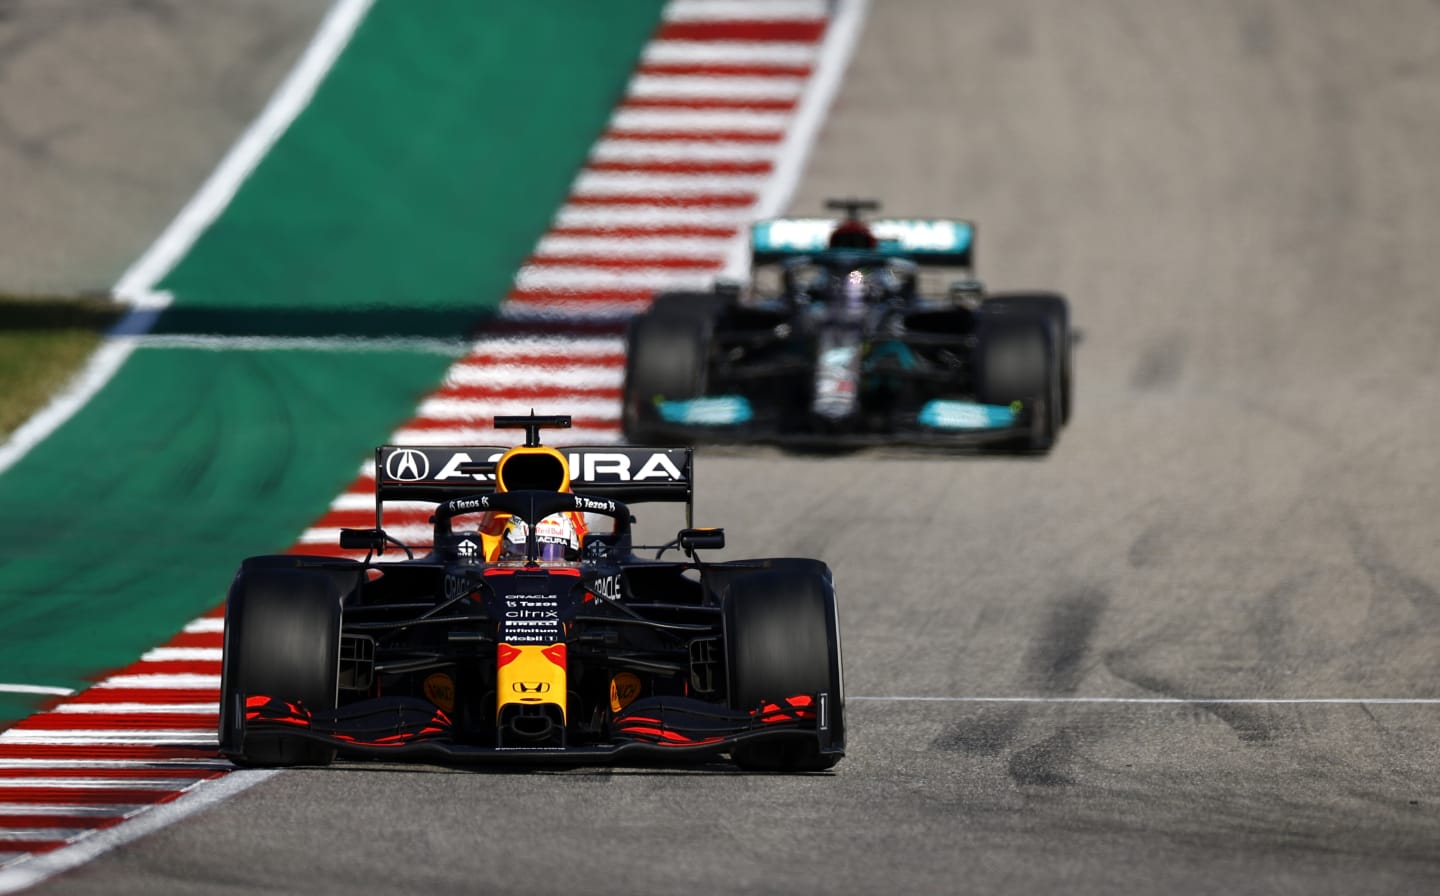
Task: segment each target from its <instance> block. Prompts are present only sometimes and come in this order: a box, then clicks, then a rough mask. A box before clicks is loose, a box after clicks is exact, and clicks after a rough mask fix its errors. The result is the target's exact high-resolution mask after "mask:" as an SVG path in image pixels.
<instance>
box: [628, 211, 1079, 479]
mask: <svg viewBox="0 0 1440 896" xmlns="http://www.w3.org/2000/svg"><path fill="white" fill-rule="evenodd" d="M832 206H833V207H837V208H841V209H844V210H845V211H846V213H847V215H846V217H845V218H842V219H840V220H838V221H836V220H829V219H778V220H772V221H762V222H759V223H757V224H755V225H753V227H752V230H751V261H752V270H753V271H754V274H753V276H752V280H751V282H750V283H749V284H748V285H747V286H746V287H745V288H739V287H737V286H734V285H728V286H727V285H721V286H717V287H716V288H715V289H713V290H712V291H711V292H708V293H667V294H662V295H659V296H657V297H656V298H655V300H654V302H653V303H652V305H651V307H650V309H649V310H648V311H646V312H645V313H643V314H640V315H637V316H636V317H635V318H634V319H633V320H632V321H631V323H630V326H629V330H628V333H627V344H626V349H627V364H626V376H625V386H624V390H623V399H622V400H623V411H622V413H623V426H624V430H625V434H626V436H627V438H629V439H630V440H631V441H634V442H639V443H645V442H650V441H661V440H675V439H681V440H685V441H687V442H775V443H790V444H798V445H813V446H829V445H866V444H877V443H881V444H891V443H912V444H928V445H939V446H953V447H960V446H977V445H979V446H992V447H997V448H1001V449H1004V450H1016V451H1024V452H1044V451H1048V450H1049V449H1050V447H1051V446H1052V445H1053V444H1054V442H1055V440H1056V438H1057V437H1058V435H1059V432H1060V429H1061V427H1063V426H1064V425H1065V423H1066V421H1067V420H1068V418H1069V413H1070V403H1071V392H1072V385H1071V364H1070V349H1071V343H1072V337H1071V331H1070V322H1069V304H1068V301H1067V300H1066V299H1065V298H1064V297H1063V296H1061V295H1058V294H1056V293H1003V294H995V295H990V294H987V293H986V292H985V290H984V287H983V284H982V283H981V282H980V281H978V280H976V279H975V278H974V277H973V273H972V261H973V253H974V226H973V225H972V224H971V223H969V222H966V221H956V220H946V219H928V220H897V219H891V220H880V221H874V222H868V223H867V222H864V221H861V220H860V218H859V215H860V212H861V211H868V210H872V209H874V208H875V207H876V206H875V204H874V203H871V202H865V201H859V200H837V201H834V202H832ZM856 234H859V235H860V239H858V240H856V239H846V238H845V237H850V236H853V235H856ZM941 272H943V274H947V275H949V276H952V277H954V278H955V279H952V280H951V281H950V282H949V283H948V284H946V285H945V286H944V287H943V288H941V289H939V290H934V289H930V288H929V287H928V286H927V285H926V283H925V282H924V281H927V280H931V279H934V277H933V276H931V275H932V274H936V273H941Z"/></svg>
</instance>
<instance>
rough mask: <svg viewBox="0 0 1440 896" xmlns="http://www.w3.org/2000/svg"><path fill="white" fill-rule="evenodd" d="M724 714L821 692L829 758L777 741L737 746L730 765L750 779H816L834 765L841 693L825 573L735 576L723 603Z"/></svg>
mask: <svg viewBox="0 0 1440 896" xmlns="http://www.w3.org/2000/svg"><path fill="white" fill-rule="evenodd" d="M723 610H724V620H725V653H726V662H727V668H728V677H729V696H730V706H731V708H733V709H736V710H740V711H744V712H748V711H750V710H753V709H755V708H757V707H759V706H760V705H762V704H764V703H771V702H778V701H781V700H784V699H785V698H787V697H793V696H797V695H800V694H814V693H817V692H819V691H825V692H826V693H827V694H828V698H829V703H830V707H829V708H830V718H829V720H830V731H831V745H832V751H827V752H824V753H822V752H820V746H819V743H818V741H817V739H816V738H814V737H810V736H801V737H793V738H776V739H773V740H765V741H760V742H752V743H748V744H740V745H738V746H737V747H736V748H735V749H734V750H733V751H732V753H731V758H732V759H734V761H735V764H736V765H738V766H739V767H740V768H742V769H746V770H751V771H821V770H824V769H827V768H830V767H832V766H833V765H835V763H836V762H838V761H839V760H840V757H841V755H842V753H843V747H844V743H845V722H844V714H845V691H844V680H843V676H842V671H841V660H840V623H839V615H838V610H837V607H836V603H835V589H834V587H833V585H832V583H831V580H830V576H829V572H828V570H827V569H826V568H825V567H824V565H823V564H819V563H816V564H814V566H813V567H812V568H808V569H807V568H804V567H799V566H795V565H787V566H782V567H779V568H776V569H772V570H766V571H763V572H757V573H754V574H752V575H747V576H742V577H740V578H737V579H735V580H734V581H732V582H731V583H730V587H729V589H728V593H727V594H726V596H725V600H724V607H723Z"/></svg>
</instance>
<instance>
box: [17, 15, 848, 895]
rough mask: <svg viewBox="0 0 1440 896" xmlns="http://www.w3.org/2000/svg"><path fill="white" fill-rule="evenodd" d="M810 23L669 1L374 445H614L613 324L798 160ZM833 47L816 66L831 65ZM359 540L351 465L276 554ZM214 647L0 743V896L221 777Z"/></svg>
mask: <svg viewBox="0 0 1440 896" xmlns="http://www.w3.org/2000/svg"><path fill="white" fill-rule="evenodd" d="M829 6H830V4H829V3H827V2H825V0H673V2H671V3H670V4H669V5H668V6H667V8H666V10H665V11H664V14H663V19H662V24H661V26H660V28H659V31H658V33H657V34H656V36H655V38H654V39H653V40H652V41H651V43H650V44H649V45H648V46H647V48H646V50H645V51H644V55H643V57H642V59H641V61H640V64H639V67H638V69H637V71H636V72H635V74H634V76H633V78H632V80H631V82H630V85H629V88H628V91H627V95H626V97H625V98H624V100H623V101H622V102H621V104H620V105H619V106H618V107H617V108H616V110H615V111H614V113H613V116H612V118H611V121H610V124H609V127H608V129H607V131H606V133H605V134H604V135H603V137H602V138H601V139H600V140H599V141H598V142H597V144H596V145H595V146H594V147H593V149H592V151H591V153H590V156H589V159H588V162H587V164H586V166H585V168H584V170H583V171H582V172H581V173H580V174H579V176H578V177H577V178H576V181H575V183H574V186H573V188H572V192H571V195H570V197H569V199H568V201H567V202H566V204H565V205H564V206H563V207H562V208H561V209H560V210H559V212H558V213H557V215H556V217H555V219H554V224H553V226H552V228H551V230H550V231H549V232H548V233H547V234H546V235H545V236H544V237H543V238H542V239H541V240H540V242H539V244H538V245H537V246H536V249H535V251H534V253H533V254H532V256H531V257H530V258H529V259H528V260H527V261H526V263H525V264H524V266H523V267H522V268H521V270H520V271H519V272H518V274H517V275H516V277H515V280H514V285H513V288H512V289H511V291H510V292H509V294H508V296H507V298H506V301H505V302H504V303H502V305H501V310H500V313H499V316H498V319H497V320H496V321H495V322H494V323H492V324H491V325H489V326H487V327H486V328H485V329H484V331H482V332H481V333H480V334H478V335H477V337H476V338H475V340H474V341H473V343H472V344H471V346H470V348H469V350H468V351H467V353H466V354H465V356H464V357H463V358H461V359H460V360H459V361H457V362H456V363H455V364H454V365H453V366H452V367H451V369H450V370H449V371H448V372H447V375H446V377H445V379H444V382H443V383H442V385H441V386H440V387H439V388H438V389H437V390H436V391H435V392H434V393H432V394H430V395H429V396H427V397H426V398H425V399H424V400H423V401H422V402H421V404H420V406H419V407H418V409H417V411H416V415H415V417H414V418H413V419H411V420H410V421H408V422H406V423H405V424H404V425H402V426H401V427H400V428H399V429H398V430H397V431H396V432H395V433H394V434H393V435H392V437H391V439H390V441H391V442H393V443H397V444H430V445H446V444H451V445H462V444H508V443H509V441H510V440H511V438H512V436H513V433H510V432H504V433H497V432H496V431H495V430H494V429H493V427H492V425H491V422H492V418H493V417H494V416H495V415H497V414H525V413H528V412H529V411H531V410H534V411H535V412H536V413H540V414H552V413H565V414H570V415H572V417H573V418H574V419H573V427H572V428H571V429H570V430H568V431H566V432H565V433H564V438H563V439H560V438H557V439H555V440H554V441H555V443H556V444H560V445H564V444H605V443H612V442H618V441H619V440H620V429H619V419H620V386H621V379H622V378H623V370H624V341H623V332H624V325H625V321H626V319H627V318H628V317H629V316H630V315H632V314H634V313H636V312H638V311H641V310H643V309H644V308H645V307H646V306H647V304H648V303H649V301H650V298H651V296H652V294H653V293H654V292H656V291H659V290H669V289H703V288H705V287H706V286H708V284H709V283H710V282H711V281H712V280H713V279H714V278H715V277H716V275H717V274H719V273H720V272H721V271H722V269H723V268H724V267H725V264H726V261H727V257H728V256H730V255H731V254H732V252H733V251H734V249H735V246H736V245H737V242H738V241H743V240H744V239H745V231H744V229H743V228H744V227H745V226H746V225H747V224H748V223H749V221H750V220H751V219H752V218H753V217H754V216H755V214H756V210H757V208H758V207H759V205H760V203H761V202H762V201H763V200H765V199H766V198H767V191H768V190H772V189H773V183H774V180H775V179H774V178H773V174H774V172H775V171H776V168H777V166H778V165H779V164H780V162H781V153H782V152H797V151H798V152H803V151H804V150H805V149H806V147H804V146H790V145H787V144H786V143H785V141H786V138H787V136H788V134H789V132H790V128H791V125H792V122H793V121H794V119H795V113H796V110H797V108H798V107H799V105H800V103H801V102H802V100H803V97H804V95H805V92H806V90H807V89H809V85H810V84H811V83H812V82H813V80H814V79H813V75H814V73H815V71H816V67H817V65H819V64H821V63H822V61H823V60H822V46H821V40H822V38H823V37H824V36H825V33H826V27H827V18H826V16H827V13H828V12H829ZM839 43H840V45H841V46H844V47H845V49H844V50H841V51H839V52H836V51H834V50H832V51H831V52H830V55H831V56H832V57H837V58H833V59H832V60H831V61H830V63H829V64H830V65H833V66H843V64H844V61H845V60H844V58H843V55H844V53H845V52H847V51H848V45H846V42H843V41H842V42H839ZM782 189H783V187H782ZM771 201H772V202H773V197H771ZM387 506H388V505H387ZM428 513H429V508H428V505H423V504H397V505H396V506H395V507H394V508H393V513H391V514H387V516H386V525H387V529H391V530H392V531H394V532H395V533H396V534H397V535H399V536H400V537H402V539H403V538H406V537H410V538H414V540H416V541H425V540H428V533H429V526H428V524H427V522H426V517H427V516H428ZM373 521H374V469H373V463H369V462H367V463H366V464H365V465H363V466H362V468H361V470H360V473H359V475H358V476H357V478H356V479H355V480H354V481H353V482H352V484H351V485H350V486H349V487H348V488H347V489H346V490H345V491H344V492H342V493H341V494H340V495H339V496H338V497H337V498H336V499H335V500H334V501H333V502H332V504H331V505H330V507H329V509H328V510H327V511H326V512H325V514H324V515H323V516H322V517H321V518H320V519H319V520H317V521H316V523H315V524H314V526H312V527H311V528H309V529H307V530H306V531H305V532H304V533H303V534H302V535H301V536H300V538H299V540H298V541H297V543H296V544H295V545H294V546H293V548H292V549H291V550H292V551H293V552H298V553H312V554H326V555H332V556H342V555H345V552H342V551H340V549H339V548H338V546H337V540H338V533H339V529H340V528H341V527H346V526H359V527H366V526H370V525H373ZM417 535H419V536H420V537H418V538H416V537H415V536H417ZM223 638H224V632H223V614H222V610H221V609H219V608H217V609H216V610H215V611H214V612H213V613H212V614H211V615H209V616H207V617H204V618H201V619H197V620H195V621H193V622H192V623H190V624H189V625H187V626H186V627H185V629H184V631H182V632H181V633H179V634H178V635H176V636H175V637H174V638H173V639H171V640H170V641H169V642H167V643H166V644H164V645H161V646H159V647H157V648H155V649H154V650H152V651H150V652H149V653H147V654H146V655H145V656H144V657H142V658H141V659H140V660H139V661H138V662H137V663H135V664H134V665H133V666H131V667H129V668H127V669H125V670H122V671H121V672H119V673H118V674H116V675H114V676H112V677H110V678H108V679H106V680H104V681H102V682H100V683H99V684H97V685H95V686H93V687H91V688H90V689H88V690H86V691H85V692H83V693H81V694H79V695H78V696H75V697H74V698H71V699H68V700H67V701H65V702H64V703H60V704H59V705H57V706H55V707H54V708H52V709H51V710H49V711H46V712H42V713H39V714H37V715H35V716H32V717H31V718H29V719H27V720H25V721H24V722H22V723H20V724H19V725H16V726H15V727H13V728H11V729H10V730H8V731H5V732H3V733H0V892H9V891H12V890H14V889H18V888H21V887H24V886H28V885H30V884H32V883H34V882H35V881H36V880H37V879H40V878H43V876H46V875H48V874H53V873H55V872H56V871H58V870H63V868H65V867H70V865H73V864H78V863H80V862H82V861H86V860H88V858H91V857H93V855H94V854H98V853H97V851H96V849H88V850H87V849H84V848H83V845H84V843H85V841H87V840H90V841H91V842H92V844H93V843H94V842H95V838H96V837H97V836H98V835H99V834H100V832H108V833H107V836H109V835H111V834H113V833H114V829H116V828H117V827H118V826H120V825H122V824H124V823H126V822H129V821H132V820H135V819H137V818H138V817H140V816H142V815H143V814H144V813H146V812H147V811H148V810H151V809H152V808H154V807H156V806H159V805H163V804H169V803H174V802H176V801H177V800H180V799H182V797H184V796H185V795H186V794H193V793H197V791H199V789H200V788H201V787H202V786H203V785H204V784H206V783H207V782H213V781H214V780H216V779H218V778H221V777H224V776H226V775H227V774H228V773H229V771H230V769H231V766H230V765H229V763H228V762H225V761H223V760H221V759H219V758H218V757H217V754H216V727H217V725H218V701H219V688H220V654H221V648H222V643H223ZM143 828H144V825H140V826H137V828H136V829H137V830H140V829H143ZM136 836H138V834H136ZM120 842H124V838H115V839H114V840H113V842H110V843H109V845H107V846H105V847H103V848H110V847H111V846H113V845H117V844H118V843H120ZM65 847H75V849H74V850H72V852H73V853H74V855H75V858H74V859H73V861H70V862H69V864H67V862H66V861H65V860H64V857H63V855H58V854H57V851H59V850H62V849H64V848H65ZM37 856H38V857H44V858H43V860H42V861H41V862H40V863H32V864H31V866H30V870H26V863H27V862H28V861H29V860H31V859H33V858H35V857H37ZM41 867H43V869H44V870H37V868H41Z"/></svg>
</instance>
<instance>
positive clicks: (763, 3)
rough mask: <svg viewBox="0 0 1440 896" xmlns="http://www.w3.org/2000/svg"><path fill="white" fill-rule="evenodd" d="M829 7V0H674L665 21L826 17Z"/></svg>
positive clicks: (768, 19)
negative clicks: (827, 0)
mask: <svg viewBox="0 0 1440 896" xmlns="http://www.w3.org/2000/svg"><path fill="white" fill-rule="evenodd" d="M825 7H826V3H825V0H672V2H671V3H670V4H669V5H668V6H666V7H665V21H667V22H697V21H711V22H713V21H717V20H726V19H729V20H732V21H747V22H764V21H785V20H788V19H819V18H823V17H824V15H825Z"/></svg>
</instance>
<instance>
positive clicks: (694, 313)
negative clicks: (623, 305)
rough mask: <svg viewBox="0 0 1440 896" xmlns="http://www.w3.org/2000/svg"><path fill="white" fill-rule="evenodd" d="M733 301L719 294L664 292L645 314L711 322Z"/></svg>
mask: <svg viewBox="0 0 1440 896" xmlns="http://www.w3.org/2000/svg"><path fill="white" fill-rule="evenodd" d="M732 301H734V299H733V298H732V297H731V296H728V295H726V294H724V293H718V292H662V293H660V294H659V295H657V296H655V298H654V299H652V300H651V302H650V308H649V310H648V311H646V312H645V313H646V314H649V315H652V316H654V317H662V316H664V317H671V316H675V317H689V318H691V319H693V320H706V321H711V320H714V319H715V317H716V316H717V315H718V314H719V313H720V312H721V311H722V310H723V309H724V308H725V306H727V305H729V304H730V303H731V302H732Z"/></svg>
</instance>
